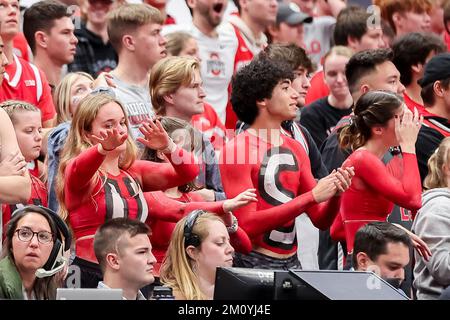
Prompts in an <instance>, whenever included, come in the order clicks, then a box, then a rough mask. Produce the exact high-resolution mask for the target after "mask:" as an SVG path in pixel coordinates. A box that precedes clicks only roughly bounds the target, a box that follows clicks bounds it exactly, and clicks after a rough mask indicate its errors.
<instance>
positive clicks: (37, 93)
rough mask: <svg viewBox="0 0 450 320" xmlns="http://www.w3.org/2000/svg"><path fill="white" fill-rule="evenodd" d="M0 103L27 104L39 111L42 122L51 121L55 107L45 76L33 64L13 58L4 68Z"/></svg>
mask: <svg viewBox="0 0 450 320" xmlns="http://www.w3.org/2000/svg"><path fill="white" fill-rule="evenodd" d="M1 88H2V90H1V91H0V102H3V101H6V100H10V99H14V100H21V101H25V102H29V103H31V104H33V105H35V106H36V107H38V108H39V109H40V110H41V119H42V122H45V121H47V120H51V119H53V117H54V116H55V114H56V112H55V105H54V104H53V99H52V93H51V89H50V86H49V84H48V82H47V79H46V77H45V74H44V73H43V72H42V71H41V70H39V69H38V68H37V67H36V66H35V65H34V64H32V63H30V62H28V61H25V60H23V59H22V58H19V57H17V56H16V55H14V56H13V61H10V63H9V64H8V65H7V66H6V68H5V79H4V81H3V83H2V86H1Z"/></svg>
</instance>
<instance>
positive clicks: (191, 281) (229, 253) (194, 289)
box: [160, 210, 249, 300]
mask: <svg viewBox="0 0 450 320" xmlns="http://www.w3.org/2000/svg"><path fill="white" fill-rule="evenodd" d="M231 229H233V230H231ZM235 230H237V231H236V232H234V233H233V231H235ZM229 232H230V233H231V236H232V237H237V238H238V239H245V238H246V234H245V232H243V231H242V230H241V229H240V228H239V227H237V226H236V225H235V226H234V228H228V229H227V227H226V226H225V224H224V222H223V220H222V219H221V218H219V217H218V216H217V215H215V214H212V213H209V212H205V211H203V210H195V211H192V212H191V213H190V214H189V215H188V216H186V217H184V218H183V219H181V220H180V221H178V223H177V224H176V226H175V230H174V231H173V234H172V238H171V240H170V244H169V250H168V252H167V256H166V258H165V259H164V262H163V265H162V267H161V274H160V275H161V282H162V283H163V284H164V285H166V286H168V287H170V288H172V290H173V295H174V296H175V299H176V300H212V299H213V296H214V284H215V279H216V268H217V267H231V266H232V265H233V253H234V248H233V247H232V246H231V244H230V235H229ZM247 239H248V238H247ZM248 241H249V240H248Z"/></svg>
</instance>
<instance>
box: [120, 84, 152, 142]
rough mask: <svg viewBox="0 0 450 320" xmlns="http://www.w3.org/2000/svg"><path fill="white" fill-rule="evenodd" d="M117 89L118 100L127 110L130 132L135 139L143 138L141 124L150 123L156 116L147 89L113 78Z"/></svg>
mask: <svg viewBox="0 0 450 320" xmlns="http://www.w3.org/2000/svg"><path fill="white" fill-rule="evenodd" d="M113 81H114V83H115V85H116V88H113V89H112V90H113V91H114V94H115V95H116V98H117V100H119V101H120V102H121V103H122V104H123V105H124V106H125V109H126V110H127V115H128V120H129V123H130V130H131V133H132V134H133V138H134V139H136V138H137V137H141V136H142V133H141V132H140V131H139V127H140V126H141V123H142V122H144V121H150V120H151V117H152V116H153V115H154V114H155V113H154V111H153V107H152V102H151V99H150V94H149V92H148V88H147V87H140V86H136V85H133V84H129V83H126V82H123V81H121V80H120V79H119V78H117V77H114V76H113Z"/></svg>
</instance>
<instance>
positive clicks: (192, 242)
mask: <svg viewBox="0 0 450 320" xmlns="http://www.w3.org/2000/svg"><path fill="white" fill-rule="evenodd" d="M204 213H206V211H204V210H194V211H192V212H191V213H189V215H188V216H187V217H186V221H185V223H184V233H183V234H184V247H185V248H187V247H189V246H194V247H198V246H199V245H200V243H201V241H200V237H199V236H198V235H197V234H195V233H193V232H192V229H194V225H195V222H196V221H197V218H198V217H199V216H200V215H202V214H204Z"/></svg>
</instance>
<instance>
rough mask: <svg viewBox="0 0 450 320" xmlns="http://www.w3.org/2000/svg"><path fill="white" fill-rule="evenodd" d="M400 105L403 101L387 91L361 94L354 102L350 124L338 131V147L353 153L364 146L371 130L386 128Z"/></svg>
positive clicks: (370, 134)
mask: <svg viewBox="0 0 450 320" xmlns="http://www.w3.org/2000/svg"><path fill="white" fill-rule="evenodd" d="M402 104H403V99H402V98H401V97H400V96H399V95H397V94H395V93H392V92H389V91H382V90H376V91H369V92H367V93H365V94H363V95H362V96H361V97H360V98H359V99H358V100H357V101H356V104H355V106H354V108H353V113H354V115H353V116H352V118H351V120H350V124H349V125H347V126H345V127H343V128H341V129H340V130H339V131H338V134H339V145H340V147H341V148H343V149H348V148H350V149H351V150H352V151H355V150H356V149H358V148H360V147H362V146H363V145H365V144H366V143H367V140H369V139H370V137H371V136H372V128H373V127H375V126H383V127H384V126H386V125H387V123H388V121H389V120H391V119H392V118H393V117H394V114H395V112H396V111H397V110H398V108H400V107H401V106H402Z"/></svg>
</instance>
